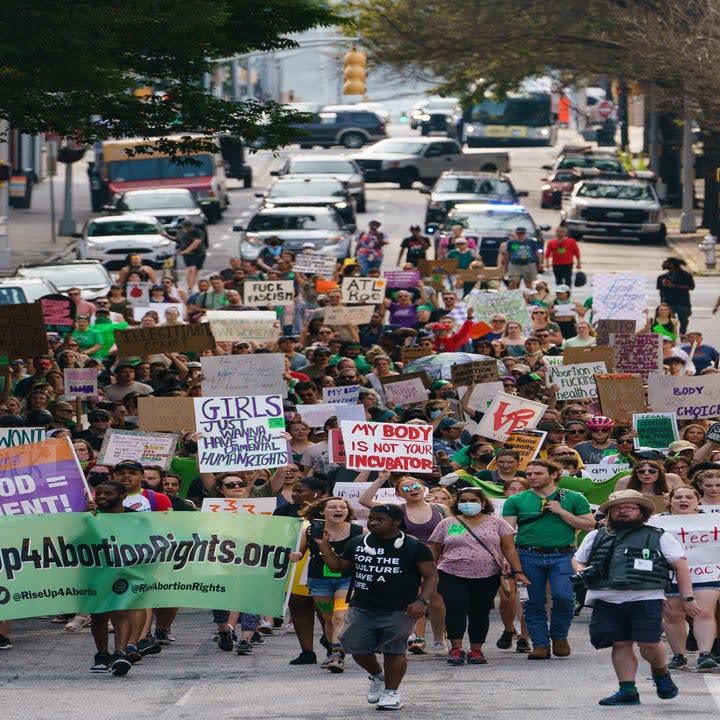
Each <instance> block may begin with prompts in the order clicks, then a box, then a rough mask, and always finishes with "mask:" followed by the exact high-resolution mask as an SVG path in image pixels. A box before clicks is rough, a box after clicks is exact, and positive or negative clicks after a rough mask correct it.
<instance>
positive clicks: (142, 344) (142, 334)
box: [98, 323, 215, 357]
mask: <svg viewBox="0 0 720 720" xmlns="http://www.w3.org/2000/svg"><path fill="white" fill-rule="evenodd" d="M98 327H102V326H98ZM115 342H116V343H117V346H118V355H119V356H120V357H131V356H134V355H141V356H143V355H152V354H154V353H165V352H182V351H184V350H192V351H194V352H200V351H201V350H213V349H214V348H215V338H214V337H213V334H212V332H210V327H209V326H208V325H207V324H206V323H196V324H194V325H162V326H156V327H146V328H130V329H128V330H116V331H115Z"/></svg>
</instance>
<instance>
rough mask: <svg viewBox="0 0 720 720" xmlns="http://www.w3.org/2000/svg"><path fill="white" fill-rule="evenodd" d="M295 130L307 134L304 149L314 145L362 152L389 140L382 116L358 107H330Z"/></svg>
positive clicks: (300, 143) (302, 146)
mask: <svg viewBox="0 0 720 720" xmlns="http://www.w3.org/2000/svg"><path fill="white" fill-rule="evenodd" d="M295 127H297V128H298V129H299V130H302V131H303V132H304V133H305V135H303V136H301V137H300V138H298V144H299V145H300V147H301V148H311V147H313V146H314V145H321V146H322V147H325V148H329V147H332V146H333V145H342V146H343V147H346V148H359V147H362V146H363V145H367V144H368V143H370V142H375V141H376V140H381V139H382V138H385V137H387V132H386V131H385V121H384V120H383V119H382V118H381V117H380V116H379V115H377V114H376V113H374V112H372V111H370V110H360V109H358V108H356V107H355V106H354V105H329V106H327V107H324V108H323V109H322V110H321V111H320V112H318V113H316V114H315V115H314V117H313V119H312V120H311V121H310V122H309V123H303V124H301V125H296V126H295Z"/></svg>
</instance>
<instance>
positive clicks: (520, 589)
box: [515, 582, 529, 606]
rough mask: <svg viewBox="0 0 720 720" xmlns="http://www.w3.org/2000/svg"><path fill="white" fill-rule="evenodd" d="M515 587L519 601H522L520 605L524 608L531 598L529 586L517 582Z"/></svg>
mask: <svg viewBox="0 0 720 720" xmlns="http://www.w3.org/2000/svg"><path fill="white" fill-rule="evenodd" d="M515 586H516V587H517V596H518V600H520V604H521V605H523V606H524V605H525V603H526V602H527V601H528V597H529V596H528V590H527V585H526V584H525V583H524V582H517V583H515Z"/></svg>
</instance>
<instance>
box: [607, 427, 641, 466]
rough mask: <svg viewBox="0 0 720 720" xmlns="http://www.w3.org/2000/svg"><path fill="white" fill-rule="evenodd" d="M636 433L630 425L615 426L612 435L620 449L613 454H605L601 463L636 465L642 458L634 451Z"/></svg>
mask: <svg viewBox="0 0 720 720" xmlns="http://www.w3.org/2000/svg"><path fill="white" fill-rule="evenodd" d="M636 434H637V433H635V432H634V431H633V430H631V429H630V428H628V427H622V426H618V427H615V428H613V432H612V435H613V439H614V440H615V444H616V445H617V449H618V451H617V452H616V453H612V454H611V455H605V457H604V458H602V460H600V465H617V464H618V463H626V464H628V465H630V466H631V467H632V466H633V465H635V464H636V463H637V461H638V460H639V459H640V458H638V457H637V456H636V455H635V453H634V452H633V451H634V443H635V436H636Z"/></svg>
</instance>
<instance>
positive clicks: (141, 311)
mask: <svg viewBox="0 0 720 720" xmlns="http://www.w3.org/2000/svg"><path fill="white" fill-rule="evenodd" d="M168 308H175V309H176V310H177V311H178V317H179V318H180V320H182V319H183V318H184V317H185V305H183V304H182V303H181V302H180V303H165V302H162V303H148V304H147V305H135V306H133V320H137V321H138V322H140V320H142V319H143V318H144V317H145V315H147V313H149V312H150V311H152V312H156V313H157V314H158V317H159V318H160V323H161V324H162V323H164V322H165V320H166V318H165V311H166V310H167V309H168Z"/></svg>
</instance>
